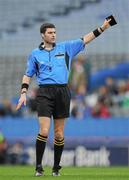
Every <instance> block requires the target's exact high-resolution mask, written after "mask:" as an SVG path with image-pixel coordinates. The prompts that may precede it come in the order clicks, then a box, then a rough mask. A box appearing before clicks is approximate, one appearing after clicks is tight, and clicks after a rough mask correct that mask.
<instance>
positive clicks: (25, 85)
mask: <svg viewBox="0 0 129 180" xmlns="http://www.w3.org/2000/svg"><path fill="white" fill-rule="evenodd" d="M30 79H31V77H28V76H26V75H24V76H23V79H22V85H21V95H20V99H19V101H18V104H17V107H16V110H18V109H20V107H21V106H22V104H24V105H26V93H27V90H28V88H29V83H30Z"/></svg>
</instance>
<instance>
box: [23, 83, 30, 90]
mask: <svg viewBox="0 0 129 180" xmlns="http://www.w3.org/2000/svg"><path fill="white" fill-rule="evenodd" d="M24 88H26V89H27V90H28V88H29V84H27V83H23V84H22V85H21V89H24Z"/></svg>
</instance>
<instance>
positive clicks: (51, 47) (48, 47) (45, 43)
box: [44, 42, 53, 50]
mask: <svg viewBox="0 0 129 180" xmlns="http://www.w3.org/2000/svg"><path fill="white" fill-rule="evenodd" d="M44 48H45V49H47V50H51V49H53V44H51V43H48V42H44Z"/></svg>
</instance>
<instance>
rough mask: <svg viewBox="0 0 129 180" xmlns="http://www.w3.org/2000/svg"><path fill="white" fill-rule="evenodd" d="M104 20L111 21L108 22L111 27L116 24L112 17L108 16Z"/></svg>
mask: <svg viewBox="0 0 129 180" xmlns="http://www.w3.org/2000/svg"><path fill="white" fill-rule="evenodd" d="M106 19H107V20H108V19H111V21H110V22H109V24H110V25H111V26H114V25H115V24H117V22H116V20H115V18H114V16H113V15H110V16H108V17H107V18H106Z"/></svg>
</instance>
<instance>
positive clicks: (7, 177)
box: [0, 165, 129, 180]
mask: <svg viewBox="0 0 129 180" xmlns="http://www.w3.org/2000/svg"><path fill="white" fill-rule="evenodd" d="M44 169H45V176H43V177H34V167H32V166H13V165H12V166H0V180H35V179H38V180H40V179H45V180H53V179H60V180H128V179H129V167H90V168H89V167H83V168H82V167H67V168H66V167H64V168H63V169H62V170H61V176H60V177H52V176H51V168H49V167H46V168H44Z"/></svg>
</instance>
